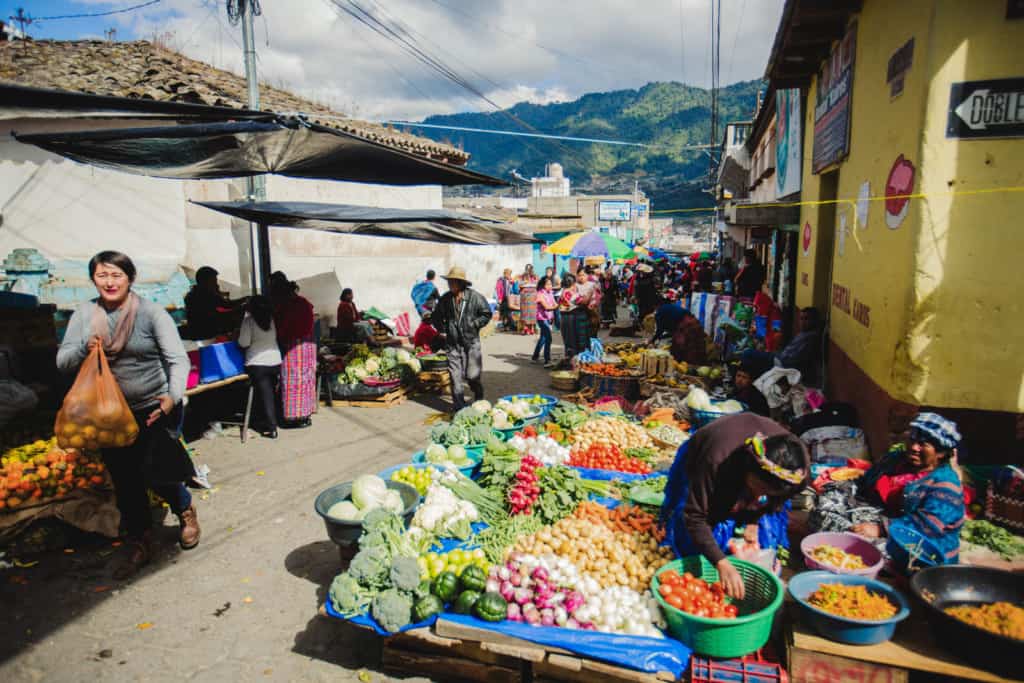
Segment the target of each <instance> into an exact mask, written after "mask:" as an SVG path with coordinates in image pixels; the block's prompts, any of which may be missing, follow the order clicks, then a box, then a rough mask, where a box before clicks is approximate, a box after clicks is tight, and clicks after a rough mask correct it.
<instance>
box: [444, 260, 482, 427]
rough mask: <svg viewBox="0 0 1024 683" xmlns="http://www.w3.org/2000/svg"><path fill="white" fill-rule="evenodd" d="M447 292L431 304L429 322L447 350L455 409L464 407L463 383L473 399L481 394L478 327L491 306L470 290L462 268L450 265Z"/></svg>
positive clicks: (476, 398)
mask: <svg viewBox="0 0 1024 683" xmlns="http://www.w3.org/2000/svg"><path fill="white" fill-rule="evenodd" d="M442 277H444V279H445V280H447V281H448V291H447V292H445V294H444V295H443V296H442V297H441V299H440V300H439V301H438V302H437V305H436V306H435V307H434V313H433V323H434V327H435V328H437V331H438V332H440V333H441V336H442V337H443V338H444V342H445V347H446V349H447V353H448V372H449V373H451V376H452V401H453V403H454V404H455V410H461V409H462V408H464V407H465V406H466V399H465V396H464V395H463V391H464V390H465V389H464V385H463V382H464V381H465V382H468V383H469V388H470V389H472V390H473V400H475V401H479V400H481V399H482V398H483V397H484V385H483V384H482V383H481V382H480V374H481V372H482V371H483V363H484V358H483V351H482V350H481V348H480V330H482V329H483V328H484V327H485V326H486V325H487V323H489V322H490V321H491V317H492V315H493V314H492V313H491V307H490V305H489V304H488V303H487V299H485V298H484V296H483V295H482V294H480V292H477V291H476V290H474V289H470V287H471V286H472V284H473V283H472V282H470V281H469V280H467V279H466V271H465V270H463V269H462V268H460V267H459V266H452V268H451V270H449V271H448V274H447V275H444V276H442Z"/></svg>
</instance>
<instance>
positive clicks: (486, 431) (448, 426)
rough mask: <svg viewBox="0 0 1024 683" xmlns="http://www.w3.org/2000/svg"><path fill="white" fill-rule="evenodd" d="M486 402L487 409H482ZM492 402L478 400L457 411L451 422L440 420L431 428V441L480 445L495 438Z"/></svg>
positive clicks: (442, 443) (454, 444)
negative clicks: (492, 422) (490, 413)
mask: <svg viewBox="0 0 1024 683" xmlns="http://www.w3.org/2000/svg"><path fill="white" fill-rule="evenodd" d="M484 404H486V410H482V409H483V408H484ZM490 406H491V404H490V403H487V401H477V402H476V403H474V404H473V405H470V406H466V407H465V408H463V409H462V410H460V411H459V412H457V413H455V415H454V416H453V417H452V421H451V422H438V423H437V424H435V425H434V426H433V427H431V428H430V443H432V444H438V445H440V446H444V447H445V448H447V447H448V446H468V445H474V446H478V445H480V444H485V443H487V442H488V441H490V440H491V439H492V438H494V431H493V429H492V428H491V417H490V415H489V414H488V413H489V411H490V409H491V408H490Z"/></svg>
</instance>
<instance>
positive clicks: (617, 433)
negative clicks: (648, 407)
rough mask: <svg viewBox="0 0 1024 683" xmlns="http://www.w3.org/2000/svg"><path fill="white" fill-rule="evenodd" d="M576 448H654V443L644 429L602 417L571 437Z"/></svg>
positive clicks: (588, 423) (578, 430)
mask: <svg viewBox="0 0 1024 683" xmlns="http://www.w3.org/2000/svg"><path fill="white" fill-rule="evenodd" d="M570 440H571V441H572V444H573V447H574V448H582V449H584V450H586V449H587V448H589V447H590V445H591V444H594V443H606V444H612V445H615V446H618V447H619V448H653V447H654V442H653V441H652V440H651V437H650V435H649V434H648V433H647V431H646V430H644V429H643V427H640V426H639V425H635V424H633V423H631V422H628V421H626V420H623V419H621V418H617V417H601V418H597V419H595V420H589V421H588V422H586V423H584V424H582V425H580V426H579V427H578V428H576V429H575V430H574V431H573V433H572V436H571V437H570Z"/></svg>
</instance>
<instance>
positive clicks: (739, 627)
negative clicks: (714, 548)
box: [651, 555, 783, 658]
mask: <svg viewBox="0 0 1024 683" xmlns="http://www.w3.org/2000/svg"><path fill="white" fill-rule="evenodd" d="M728 559H729V562H731V563H732V564H733V566H734V567H736V569H737V570H739V573H740V576H741V577H743V584H744V586H745V587H746V596H745V597H744V598H743V600H734V601H733V604H734V605H736V607H737V609H738V611H739V615H738V616H737V617H736V618H735V619H709V618H707V617H697V616H694V615H692V614H687V613H686V612H683V611H682V610H678V609H676V608H675V607H672V606H671V605H669V604H668V603H667V602H665V599H664V598H662V597H661V593H659V592H658V586H659V585H660V582H659V581H658V577H659V576H660V575H661V573H662V572H664V571H667V570H669V569H675V570H676V571H677V572H679V573H680V574H682V573H684V572H690V573H691V574H693V575H694V576H696V577H699V578H701V579H704V580H705V581H707V582H709V583H714V582H715V581H718V570H717V569H715V567H714V565H712V564H711V563H710V562H708V561H707V560H706V559H705V558H704V557H703V556H701V555H694V556H692V557H684V558H682V559H680V560H675V561H674V562H669V563H668V564H666V565H665V566H664V567H662V568H661V569H660V570H658V573H657V574H655V575H654V578H653V579H651V591H652V592H653V593H654V598H655V600H657V601H658V604H659V605H661V609H662V610H663V611H664V612H665V620H666V621H667V622H668V630H669V633H671V634H672V637H673V638H675V639H676V640H678V641H680V642H681V643H683V644H684V645H686V646H687V647H689V648H690V649H692V650H693V651H694V652H696V653H697V654H701V655H705V656H708V657H727V658H735V657H742V656H744V655H748V654H750V653H751V652H755V651H756V650H758V649H760V648H761V647H763V646H764V644H765V643H767V642H768V637H769V636H770V635H771V632H772V619H773V618H774V617H775V612H776V611H778V609H779V607H780V606H781V605H782V597H783V588H782V582H781V581H779V579H778V577H776V576H775V575H774V574H772V573H771V572H769V571H768V570H767V569H765V568H763V567H761V566H760V565H756V564H754V563H752V562H747V561H745V560H739V559H736V558H734V557H730V558H728Z"/></svg>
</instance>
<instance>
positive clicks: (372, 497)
mask: <svg viewBox="0 0 1024 683" xmlns="http://www.w3.org/2000/svg"><path fill="white" fill-rule="evenodd" d="M378 508H383V509H385V510H389V511H391V512H394V513H397V514H401V513H402V511H403V510H405V503H404V502H403V501H402V494H400V493H399V492H398V491H396V490H394V489H389V488H388V486H387V484H386V483H385V482H384V480H383V479H381V478H380V477H378V476H376V475H374V474H364V475H362V476H360V477H357V478H356V480H355V481H353V482H352V495H351V496H350V497H348V498H346V499H345V500H340V501H338V502H337V503H335V504H334V505H332V506H331V507H330V508H329V509H328V510H327V516H328V517H333V518H335V519H339V520H341V521H344V522H356V521H359V520H362V519H365V518H366V516H367V515H368V514H370V512H372V511H373V510H376V509H378Z"/></svg>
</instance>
